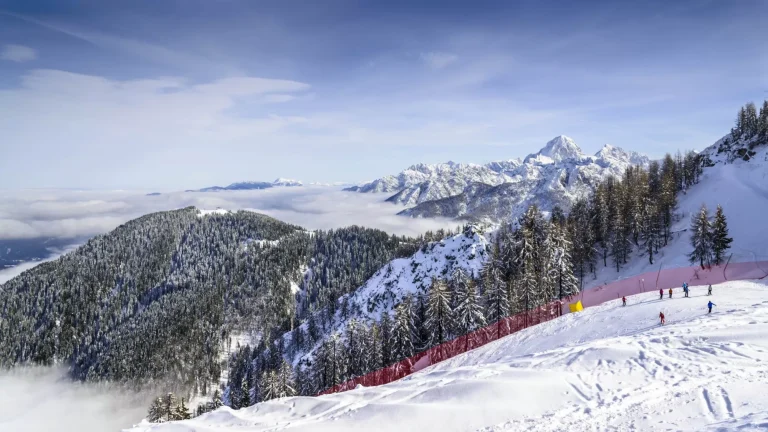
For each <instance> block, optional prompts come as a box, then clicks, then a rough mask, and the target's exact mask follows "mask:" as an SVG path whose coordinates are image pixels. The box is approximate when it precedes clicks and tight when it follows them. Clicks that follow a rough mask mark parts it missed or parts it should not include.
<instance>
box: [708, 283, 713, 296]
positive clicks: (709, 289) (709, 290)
mask: <svg viewBox="0 0 768 432" xmlns="http://www.w3.org/2000/svg"><path fill="white" fill-rule="evenodd" d="M707 295H712V285H710V286H709V288H707Z"/></svg>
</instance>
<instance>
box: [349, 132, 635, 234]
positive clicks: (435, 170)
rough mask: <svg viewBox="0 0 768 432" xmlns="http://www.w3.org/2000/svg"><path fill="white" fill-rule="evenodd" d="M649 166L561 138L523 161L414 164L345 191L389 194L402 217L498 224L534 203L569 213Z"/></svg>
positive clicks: (614, 150)
mask: <svg viewBox="0 0 768 432" xmlns="http://www.w3.org/2000/svg"><path fill="white" fill-rule="evenodd" d="M648 163H649V159H648V157H646V156H644V155H641V154H639V153H636V152H632V151H626V150H623V149H621V148H619V147H614V146H611V145H605V146H604V147H603V148H602V149H600V151H598V152H597V153H595V154H594V155H586V154H584V153H583V152H582V150H581V148H579V146H578V145H576V143H575V142H574V141H573V140H572V139H571V138H568V137H566V136H562V135H561V136H558V137H556V138H554V139H552V140H550V141H549V142H548V143H547V144H546V145H545V146H544V147H543V148H542V149H541V150H539V151H538V152H536V153H533V154H530V155H528V156H527V157H525V158H524V159H522V160H521V159H510V160H506V161H497V162H490V163H487V164H485V165H477V164H460V163H454V162H447V163H442V164H436V165H429V164H417V165H413V166H411V167H409V168H407V169H405V170H404V171H402V172H401V173H399V174H397V175H396V176H392V175H389V176H385V177H382V178H380V179H376V180H373V181H371V182H368V183H365V184H362V185H358V186H353V187H350V188H347V189H345V190H347V191H353V192H362V193H373V192H381V193H391V194H392V195H391V196H390V197H389V198H387V201H388V202H392V203H395V204H400V205H405V206H410V208H408V209H406V210H403V211H402V212H400V213H399V214H400V215H402V216H410V217H422V218H429V217H448V218H460V219H465V220H472V221H490V222H499V221H502V220H509V219H514V218H517V217H518V216H520V214H521V213H522V212H523V211H524V210H525V209H526V208H527V207H528V205H529V204H531V203H533V202H536V203H537V204H538V205H539V206H540V208H541V209H542V210H544V211H550V210H552V209H553V208H554V207H555V206H559V207H561V208H563V209H564V210H568V209H569V208H570V206H571V205H572V204H573V202H574V201H575V200H576V199H577V198H580V197H584V196H586V194H588V193H589V192H591V191H592V190H593V188H594V186H595V185H597V184H598V183H599V182H600V181H602V180H603V179H605V178H606V177H608V176H617V177H620V176H621V175H622V174H623V173H624V171H625V170H626V169H627V168H628V167H630V166H641V167H647V166H648Z"/></svg>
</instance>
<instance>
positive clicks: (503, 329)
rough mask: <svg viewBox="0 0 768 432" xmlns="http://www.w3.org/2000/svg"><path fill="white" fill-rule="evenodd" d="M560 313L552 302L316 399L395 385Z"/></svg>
mask: <svg viewBox="0 0 768 432" xmlns="http://www.w3.org/2000/svg"><path fill="white" fill-rule="evenodd" d="M562 310H563V308H562V305H561V302H559V301H554V302H551V303H548V304H545V305H543V306H540V307H538V308H536V309H532V310H530V311H528V312H523V313H519V314H517V315H514V316H510V317H507V318H504V319H502V320H500V321H497V322H495V323H493V324H491V325H489V326H487V327H483V328H481V329H478V330H475V331H473V332H471V333H467V334H465V335H463V336H460V337H458V338H456V339H453V340H451V341H448V342H445V343H442V344H440V345H437V346H434V347H432V348H430V349H428V350H426V351H422V352H420V353H418V354H416V355H414V356H411V357H408V358H406V359H404V360H401V361H399V362H397V363H395V364H392V365H390V366H388V367H385V368H383V369H379V370H377V371H374V372H370V373H368V374H365V375H363V376H359V377H357V378H353V379H351V380H349V381H347V382H344V383H341V384H339V385H336V386H334V387H331V388H329V389H327V390H325V391H323V392H321V393H320V395H324V394H330V393H338V392H343V391H347V390H351V389H353V388H355V387H357V385H358V384H362V385H363V386H365V387H371V386H378V385H382V384H387V383H390V382H392V381H397V380H399V379H400V378H403V377H405V376H408V375H410V374H412V373H414V372H417V371H420V370H422V369H424V368H426V367H428V366H431V365H433V364H436V363H440V362H441V361H444V360H448V359H449V358H451V357H455V356H457V355H459V354H462V353H465V352H467V351H471V350H473V349H475V348H478V347H481V346H483V345H485V344H487V343H489V342H493V341H495V340H498V339H500V338H502V337H504V336H507V335H510V334H512V333H515V332H518V331H520V330H522V329H524V328H527V327H530V326H534V325H536V324H540V323H543V322H546V321H549V320H552V319H554V318H557V317H559V316H560V315H561V314H562Z"/></svg>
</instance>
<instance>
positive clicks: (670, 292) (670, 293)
mask: <svg viewBox="0 0 768 432" xmlns="http://www.w3.org/2000/svg"><path fill="white" fill-rule="evenodd" d="M669 298H672V288H670V289H669Z"/></svg>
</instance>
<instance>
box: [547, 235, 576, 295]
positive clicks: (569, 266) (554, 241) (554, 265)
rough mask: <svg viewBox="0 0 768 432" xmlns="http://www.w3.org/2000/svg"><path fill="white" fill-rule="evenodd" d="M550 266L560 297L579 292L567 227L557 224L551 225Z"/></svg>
mask: <svg viewBox="0 0 768 432" xmlns="http://www.w3.org/2000/svg"><path fill="white" fill-rule="evenodd" d="M549 232H550V238H551V240H550V242H549V244H550V247H551V253H550V255H549V258H550V264H549V268H550V271H551V272H552V278H553V280H554V285H555V287H556V291H557V297H558V298H564V297H568V296H571V295H573V294H576V293H578V292H579V281H578V279H576V276H574V275H573V262H572V259H571V243H570V242H569V241H568V238H567V237H566V233H565V228H564V227H560V226H558V225H556V224H552V226H551V227H550V230H549Z"/></svg>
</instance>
